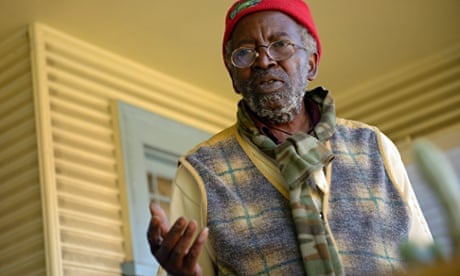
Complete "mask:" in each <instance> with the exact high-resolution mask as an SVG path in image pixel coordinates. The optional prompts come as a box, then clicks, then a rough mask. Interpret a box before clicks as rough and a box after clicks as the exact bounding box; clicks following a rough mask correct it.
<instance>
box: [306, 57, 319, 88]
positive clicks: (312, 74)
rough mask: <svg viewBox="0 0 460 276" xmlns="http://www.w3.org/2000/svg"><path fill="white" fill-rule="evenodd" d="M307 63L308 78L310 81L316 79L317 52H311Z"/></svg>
mask: <svg viewBox="0 0 460 276" xmlns="http://www.w3.org/2000/svg"><path fill="white" fill-rule="evenodd" d="M308 65H310V70H308V80H309V81H312V80H314V79H316V76H317V75H318V54H317V53H313V54H311V55H310V58H309V60H308Z"/></svg>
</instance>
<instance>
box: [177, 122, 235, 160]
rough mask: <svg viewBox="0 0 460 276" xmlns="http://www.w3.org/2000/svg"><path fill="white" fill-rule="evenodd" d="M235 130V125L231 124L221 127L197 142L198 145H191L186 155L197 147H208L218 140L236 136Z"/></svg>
mask: <svg viewBox="0 0 460 276" xmlns="http://www.w3.org/2000/svg"><path fill="white" fill-rule="evenodd" d="M237 132H238V129H237V127H236V125H232V126H230V127H228V128H226V129H223V130H222V131H220V132H218V133H216V134H214V135H213V136H212V137H211V138H209V139H208V140H206V141H203V142H201V143H199V144H198V145H196V146H195V147H193V148H192V149H191V150H190V151H188V152H187V154H186V155H190V154H192V153H194V152H196V151H197V150H198V149H200V148H202V147H209V146H211V145H214V144H216V143H218V142H221V141H224V140H226V139H228V138H229V137H234V136H236V134H237Z"/></svg>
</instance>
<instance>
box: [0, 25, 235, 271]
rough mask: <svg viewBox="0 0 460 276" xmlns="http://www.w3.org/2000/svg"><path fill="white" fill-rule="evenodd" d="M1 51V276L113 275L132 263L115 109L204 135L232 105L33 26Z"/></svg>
mask: <svg viewBox="0 0 460 276" xmlns="http://www.w3.org/2000/svg"><path fill="white" fill-rule="evenodd" d="M9 41H13V42H9ZM10 44H11V45H10ZM5 45H7V46H8V47H7V46H5ZM0 46H2V48H1V49H2V52H6V53H9V52H11V53H12V54H10V55H13V56H14V57H12V58H11V60H8V61H5V60H6V59H9V56H6V57H5V58H3V60H1V61H0V65H1V67H0V68H2V69H3V68H7V69H8V70H1V72H2V73H1V75H0V84H1V88H0V89H1V91H2V93H1V94H0V99H1V101H0V104H1V105H0V113H1V114H2V116H3V117H2V121H1V123H0V126H1V130H2V131H1V134H0V135H1V136H0V137H1V138H2V140H1V142H2V149H1V151H2V154H1V155H0V165H1V167H0V168H1V173H0V177H1V186H0V199H1V201H0V202H1V203H0V206H1V208H0V210H1V211H0V212H1V213H0V214H1V215H0V225H1V227H2V231H1V236H0V260H1V261H0V262H1V263H0V264H1V270H2V273H3V272H6V273H7V275H24V274H26V273H23V272H31V271H34V272H37V273H38V274H44V273H45V271H46V272H47V273H48V275H62V274H65V275H120V274H121V263H122V262H124V261H129V260H130V258H131V256H130V243H129V241H128V240H126V239H125V234H126V232H127V231H129V229H127V228H128V227H129V225H126V223H124V222H125V221H128V220H127V218H126V216H127V212H126V210H124V209H123V208H125V207H124V205H123V202H122V200H121V199H122V198H123V195H124V193H125V187H124V183H123V179H122V177H121V175H120V172H121V167H122V164H120V163H119V162H118V160H121V159H120V158H119V156H118V155H119V154H120V149H119V148H117V147H116V139H117V137H115V135H116V134H115V131H114V130H115V129H116V127H117V126H116V125H117V124H118V122H117V120H116V114H115V113H114V110H113V108H112V105H113V103H114V101H117V100H122V101H124V102H127V103H129V104H133V105H136V106H138V107H140V108H144V109H146V110H148V111H151V112H154V113H156V114H159V115H162V116H165V117H168V118H171V119H174V120H176V121H179V122H182V123H184V124H187V125H190V126H192V127H196V128H199V129H202V130H205V131H208V132H216V131H218V130H219V129H222V128H223V127H225V126H227V125H230V124H231V123H232V122H233V118H234V109H235V104H234V103H230V102H228V101H226V100H222V99H220V98H218V97H216V96H215V95H212V94H210V93H207V92H206V91H202V90H200V89H198V88H196V87H192V86H190V85H188V84H186V83H182V82H180V81H178V80H175V79H172V78H170V77H168V76H165V75H162V74H160V73H158V72H155V71H153V70H151V69H148V68H145V67H142V66H140V65H138V64H134V63H132V62H130V61H128V60H125V59H123V58H121V57H119V56H116V55H113V54H111V53H109V52H106V51H104V50H102V49H99V48H96V47H93V46H91V45H89V44H87V43H84V42H82V41H79V40H77V39H75V38H72V37H69V36H67V35H65V34H62V33H60V32H58V31H55V30H53V29H50V28H48V27H46V26H44V25H41V24H34V25H32V26H31V28H30V31H25V30H24V31H22V32H21V33H20V34H16V35H15V36H14V38H12V39H8V40H7V42H4V43H3V44H2V45H0ZM29 50H30V51H31V55H29ZM2 57H3V55H2ZM10 72H11V73H10ZM32 83H33V84H32ZM39 172H40V173H39ZM39 184H40V185H39ZM40 189H41V193H40ZM44 227H45V228H44ZM3 229H5V230H3ZM12 252H14V254H12ZM45 256H46V260H47V263H46V266H45ZM2 275H3V274H2Z"/></svg>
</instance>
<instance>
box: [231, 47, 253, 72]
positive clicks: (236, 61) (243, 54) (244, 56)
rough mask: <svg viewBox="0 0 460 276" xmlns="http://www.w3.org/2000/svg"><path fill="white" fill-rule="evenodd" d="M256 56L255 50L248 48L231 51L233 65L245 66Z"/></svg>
mask: <svg viewBox="0 0 460 276" xmlns="http://www.w3.org/2000/svg"><path fill="white" fill-rule="evenodd" d="M255 58H256V52H255V51H254V49H250V48H238V49H236V50H235V51H233V53H232V62H233V65H235V66H236V67H239V68H245V67H248V66H249V65H251V64H252V63H253V62H254V59H255Z"/></svg>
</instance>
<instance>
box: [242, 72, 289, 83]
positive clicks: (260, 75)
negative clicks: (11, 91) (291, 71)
mask: <svg viewBox="0 0 460 276" xmlns="http://www.w3.org/2000/svg"><path fill="white" fill-rule="evenodd" d="M266 78H272V79H276V80H280V81H283V82H288V81H289V76H288V75H287V73H286V72H284V71H283V70H281V69H276V68H270V69H266V70H257V71H255V72H254V73H253V74H252V75H251V77H250V78H249V79H248V83H247V84H248V85H249V87H252V88H254V86H255V85H257V84H258V83H259V81H260V79H266Z"/></svg>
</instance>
